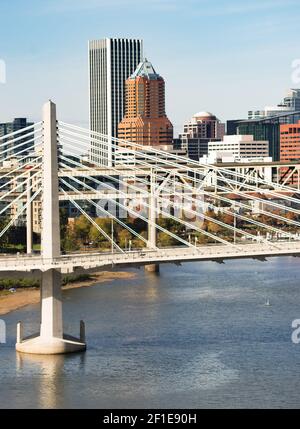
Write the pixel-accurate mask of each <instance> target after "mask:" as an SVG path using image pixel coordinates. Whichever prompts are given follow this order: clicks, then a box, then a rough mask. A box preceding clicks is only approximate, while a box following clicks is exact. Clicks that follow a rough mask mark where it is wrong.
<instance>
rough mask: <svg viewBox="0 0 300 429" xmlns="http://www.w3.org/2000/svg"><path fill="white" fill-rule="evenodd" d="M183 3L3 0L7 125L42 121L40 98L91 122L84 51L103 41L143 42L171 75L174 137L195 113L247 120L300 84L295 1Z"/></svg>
mask: <svg viewBox="0 0 300 429" xmlns="http://www.w3.org/2000/svg"><path fill="white" fill-rule="evenodd" d="M187 3H188V4H185V6H184V7H183V6H182V5H181V4H180V2H178V1H175V0H174V1H163V0H160V1H155V2H151V5H147V9H146V7H145V4H142V3H138V2H136V1H134V0H131V1H130V0H126V1H112V2H106V1H101V0H98V1H91V0H88V1H85V2H84V3H83V2H79V1H75V2H70V1H68V0H64V1H61V2H58V1H51V2H49V1H45V2H43V3H42V4H41V3H40V2H37V1H36V0H31V1H29V2H27V3H26V8H25V6H24V5H23V4H22V3H21V1H19V0H17V1H16V2H14V6H12V5H11V4H10V3H9V2H8V1H4V2H3V4H2V10H3V13H4V14H5V15H7V16H10V15H12V14H13V15H14V25H13V26H11V25H10V24H8V22H9V20H7V21H4V23H3V25H2V27H1V29H0V34H1V35H2V37H1V38H0V39H1V41H0V58H1V59H2V60H4V61H5V63H6V67H7V83H6V84H1V85H0V92H1V100H2V103H1V106H0V117H1V121H2V122H5V121H9V120H11V119H12V118H13V117H24V116H26V117H28V118H29V119H30V120H37V119H39V117H40V113H39V106H40V104H41V103H43V102H44V101H45V100H46V99H48V98H52V99H53V100H54V101H56V102H57V104H58V105H59V106H60V114H61V116H62V117H63V118H64V119H65V120H69V121H72V122H75V123H77V124H80V125H87V124H88V84H87V77H88V67H87V58H86V47H87V43H88V40H91V39H101V38H104V37H122V38H140V39H143V40H144V54H145V56H148V57H149V58H151V59H152V60H153V62H154V63H155V64H157V66H158V67H159V69H160V71H161V74H162V75H163V76H164V77H165V81H166V93H167V97H166V110H167V111H168V114H169V117H170V120H171V122H172V123H173V124H174V130H175V133H174V134H175V135H176V134H177V133H178V132H179V131H180V130H181V128H182V125H183V123H184V122H185V121H186V120H187V119H188V118H189V117H190V116H191V115H192V114H194V113H195V112H197V111H199V110H207V111H212V112H213V113H214V114H216V116H217V117H220V119H221V120H222V121H224V120H226V119H230V118H240V117H241V118H246V117H247V112H248V110H249V109H251V108H254V107H255V108H256V107H257V108H259V107H260V106H261V107H263V106H265V105H268V104H276V103H278V102H279V100H280V99H282V97H283V95H284V93H285V91H286V90H287V89H288V88H290V87H297V86H299V84H298V85H297V84H296V83H295V82H293V80H292V73H293V68H292V63H293V61H295V60H297V58H299V57H300V53H299V50H298V45H299V43H298V39H299V37H298V34H297V22H298V19H299V14H300V10H299V7H298V6H299V4H297V2H295V1H285V2H283V1H272V2H270V1H261V2H258V1H253V2H251V3H250V4H243V5H241V4H239V3H238V2H237V1H230V2H224V1H216V2H214V3H213V4H209V2H207V1H204V0H203V1H197V2H196V1H192V0H188V1H187ZM16 6H19V8H18V7H16ZM146 11H147V14H146ZM178 12H180V13H178ZM112 18H114V21H113V22H114V24H115V25H114V26H113V28H112V26H111V19H112ZM154 18H155V20H156V21H155V22H156V23H157V24H158V25H155V28H153V26H152V22H153V19H154ZM21 24H22V25H21ZM159 24H161V25H159ZM54 26H55V27H54ZM52 28H55V32H52V33H51V29H52ZM278 28H280V32H279V31H278ZM79 29H80V31H79ZM49 34H50V36H49ZM237 34H239V37H238V38H237V37H236V35H237ZM258 42H259V43H258ZM258 46H259V48H258ZM279 52H280V58H279V57H277V56H276V53H279ZM20 76H21V77H22V79H20ZM229 101H230V102H229Z"/></svg>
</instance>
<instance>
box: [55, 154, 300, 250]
mask: <svg viewBox="0 0 300 429" xmlns="http://www.w3.org/2000/svg"><path fill="white" fill-rule="evenodd" d="M62 158H63V159H65V160H66V159H67V158H65V157H62ZM72 162H73V161H72ZM73 163H74V164H75V163H76V162H75V161H74V162H73ZM76 164H78V165H80V164H79V163H76ZM63 165H64V166H65V164H63ZM91 179H92V180H93V181H95V182H96V183H98V184H100V185H101V186H104V187H107V188H109V189H112V190H113V189H114V190H115V192H116V193H117V192H120V191H119V190H118V189H116V188H114V187H111V186H109V185H108V184H106V183H103V182H100V181H98V180H97V179H94V178H91ZM110 180H112V181H114V182H116V183H118V184H122V181H121V180H120V179H117V178H116V177H114V176H110ZM141 181H142V182H143V183H144V184H146V185H147V186H148V185H149V182H147V181H145V180H143V179H141ZM126 186H127V187H128V188H131V189H134V191H136V192H138V193H142V194H144V196H145V197H149V193H148V192H147V191H144V190H141V188H139V187H137V186H134V185H132V184H129V183H126ZM92 189H93V188H92ZM94 191H95V190H94ZM141 191H142V192H141ZM172 195H174V196H180V197H182V194H178V193H177V194H176V193H175V194H173V193H172ZM155 198H156V199H158V200H160V201H162V202H163V203H165V202H167V204H168V205H171V206H172V207H174V208H177V207H178V203H174V202H172V201H171V200H170V199H169V198H166V197H164V196H159V195H157V194H156V195H155ZM184 198H186V195H185V194H184ZM199 202H200V204H201V205H202V206H205V205H206V203H204V202H203V201H199V200H196V199H193V203H196V204H198V203H199ZM144 205H148V204H145V203H144ZM210 205H212V204H210ZM148 206H149V205H148ZM215 207H216V206H215ZM180 208H181V209H182V210H184V211H185V212H189V213H191V214H192V215H194V216H195V217H196V218H201V219H205V220H207V221H209V222H212V223H214V224H216V225H219V226H221V227H223V228H226V229H229V230H231V231H235V232H236V233H237V234H240V235H242V236H245V237H248V238H251V239H252V240H255V241H259V240H260V241H262V242H264V243H266V244H268V245H271V246H273V247H276V248H277V246H276V245H275V244H273V243H271V242H270V241H269V240H267V239H265V238H263V237H260V236H257V235H253V234H251V233H249V232H247V231H244V230H242V229H240V228H237V227H234V226H233V225H230V224H227V223H224V222H222V221H219V220H218V219H215V218H212V217H210V216H208V215H206V214H204V213H200V212H196V211H195V210H192V209H189V208H186V207H185V206H184V205H183V206H181V207H180ZM216 208H218V207H216ZM158 210H160V209H158ZM227 214H230V215H231V216H234V215H235V214H233V213H232V212H229V211H228V213H227ZM236 216H237V214H236ZM176 219H178V218H176ZM244 220H247V221H249V219H248V218H246V217H244ZM250 223H251V221H250ZM254 223H255V224H256V225H258V226H261V227H263V228H267V229H270V230H272V231H273V232H276V233H282V231H281V230H278V229H276V228H273V227H269V226H268V225H265V224H263V223H260V222H255V221H254ZM201 231H203V230H202V229H201ZM283 234H284V233H283ZM285 234H286V235H287V236H288V237H292V235H291V234H290V233H285ZM213 237H214V239H216V238H215V236H213ZM211 238H212V237H211Z"/></svg>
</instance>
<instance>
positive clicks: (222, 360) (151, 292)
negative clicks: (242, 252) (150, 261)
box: [0, 258, 300, 408]
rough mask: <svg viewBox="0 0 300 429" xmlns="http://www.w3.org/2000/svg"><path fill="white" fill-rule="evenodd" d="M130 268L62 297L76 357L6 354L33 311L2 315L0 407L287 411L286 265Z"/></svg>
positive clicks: (295, 310)
mask: <svg viewBox="0 0 300 429" xmlns="http://www.w3.org/2000/svg"><path fill="white" fill-rule="evenodd" d="M134 272H135V273H136V278H135V279H130V280H115V281H113V282H107V283H103V284H99V285H97V286H94V287H91V288H82V289H74V290H69V291H65V292H64V313H65V322H66V323H65V330H66V331H67V332H68V333H71V334H74V335H78V331H79V320H80V319H84V320H85V322H86V329H87V342H88V350H87V352H86V353H85V354H77V355H68V356H65V357H64V356H55V357H47V356H46V357H37V356H29V355H20V354H17V353H16V352H15V350H14V342H15V330H16V323H17V322H18V321H19V320H23V321H24V323H25V333H32V332H35V331H36V330H37V327H38V323H39V307H38V306H36V305H34V306H27V307H25V308H23V309H22V310H19V311H16V312H13V313H10V314H8V315H6V316H2V318H3V319H4V320H5V321H6V324H7V331H8V342H7V344H6V345H0V366H1V372H0V407H2V408H14V407H22V408H28V407H30V408H36V407H43V408H44V407H46V408H48V407H57V408H60V407H67V408H76V407H86V408H91V407H92V408H94V407H97V408H120V407H122V408H140V407H141V408H147V407H149V408H150V407H162V408H164V407H170V408H180V407H190V408H192V407H194V408H201V407H248V408H249V407H251V408H252V407H293V408H295V407H299V405H300V344H299V345H295V344H293V343H292V341H291V333H292V328H291V322H292V320H293V319H297V318H298V319H299V318H300V260H299V259H298V258H274V259H270V261H269V262H266V263H262V262H258V261H252V260H242V261H230V262H226V264H216V263H213V262H209V263H204V262H202V263H188V264H183V265H182V266H180V267H178V266H175V265H164V266H162V267H161V272H160V275H155V274H147V273H145V272H144V271H143V270H142V269H141V270H136V271H134ZM266 300H269V301H270V304H271V305H270V306H265V305H264V304H265V302H266Z"/></svg>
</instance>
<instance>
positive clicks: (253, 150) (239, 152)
mask: <svg viewBox="0 0 300 429" xmlns="http://www.w3.org/2000/svg"><path fill="white" fill-rule="evenodd" d="M215 153H222V154H223V156H224V155H226V154H227V155H228V156H229V157H233V158H234V159H235V160H241V159H245V158H251V159H252V158H265V157H268V156H269V142H268V141H267V140H254V139H253V136H252V135H232V136H224V137H223V140H221V141H211V142H208V157H210V156H212V157H214V154H215Z"/></svg>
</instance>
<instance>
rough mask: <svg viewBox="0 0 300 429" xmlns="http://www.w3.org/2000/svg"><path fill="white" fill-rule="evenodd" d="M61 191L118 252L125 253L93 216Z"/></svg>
mask: <svg viewBox="0 0 300 429" xmlns="http://www.w3.org/2000/svg"><path fill="white" fill-rule="evenodd" d="M60 190H61V191H62V192H63V193H64V194H65V195H66V196H67V197H68V199H69V201H71V203H72V204H73V205H74V207H76V208H77V209H78V210H79V211H80V213H81V214H83V215H84V216H85V217H86V219H88V221H89V222H90V223H91V224H92V225H93V226H94V227H95V228H96V229H97V230H98V231H99V232H100V233H101V234H102V235H103V237H105V238H106V239H107V240H108V241H109V242H110V243H111V244H112V245H113V246H114V247H115V248H116V249H117V250H119V251H120V252H121V253H125V252H124V250H123V249H121V247H120V246H118V244H117V243H115V242H114V241H113V239H112V238H111V237H110V236H109V235H108V234H107V233H106V232H105V231H104V230H103V229H102V228H101V227H100V226H99V225H98V224H97V223H96V222H95V221H94V219H92V218H91V216H89V215H88V214H87V213H86V211H85V210H83V208H82V207H81V206H80V205H79V204H78V203H76V201H74V200H73V199H72V198H71V197H70V196H69V195H68V194H67V192H66V191H65V190H64V189H62V188H60Z"/></svg>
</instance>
